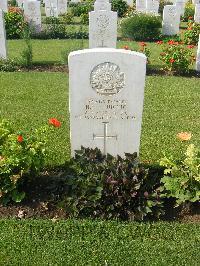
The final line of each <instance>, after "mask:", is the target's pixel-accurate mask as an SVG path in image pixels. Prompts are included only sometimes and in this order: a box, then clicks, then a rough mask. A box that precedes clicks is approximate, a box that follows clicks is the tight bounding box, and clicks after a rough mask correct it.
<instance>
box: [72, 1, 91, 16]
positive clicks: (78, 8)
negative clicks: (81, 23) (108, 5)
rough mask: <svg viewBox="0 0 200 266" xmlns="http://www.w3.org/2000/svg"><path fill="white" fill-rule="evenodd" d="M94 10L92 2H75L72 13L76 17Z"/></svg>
mask: <svg viewBox="0 0 200 266" xmlns="http://www.w3.org/2000/svg"><path fill="white" fill-rule="evenodd" d="M92 10H93V5H92V3H74V4H73V5H72V8H71V13H72V15H73V16H75V17H80V16H81V15H82V14H86V15H87V14H88V13H89V12H90V11H92Z"/></svg>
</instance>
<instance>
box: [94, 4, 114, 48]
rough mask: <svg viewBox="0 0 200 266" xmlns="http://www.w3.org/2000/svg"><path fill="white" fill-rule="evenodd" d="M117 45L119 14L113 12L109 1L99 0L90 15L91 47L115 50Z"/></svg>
mask: <svg viewBox="0 0 200 266" xmlns="http://www.w3.org/2000/svg"><path fill="white" fill-rule="evenodd" d="M116 43H117V12H113V11H111V4H110V3H109V1H108V0H97V1H96V2H95V4H94V11H92V12H90V13H89V47H90V48H98V47H109V48H115V47H116Z"/></svg>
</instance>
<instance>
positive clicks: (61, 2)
mask: <svg viewBox="0 0 200 266" xmlns="http://www.w3.org/2000/svg"><path fill="white" fill-rule="evenodd" d="M65 13H67V0H58V14H59V15H63V14H65Z"/></svg>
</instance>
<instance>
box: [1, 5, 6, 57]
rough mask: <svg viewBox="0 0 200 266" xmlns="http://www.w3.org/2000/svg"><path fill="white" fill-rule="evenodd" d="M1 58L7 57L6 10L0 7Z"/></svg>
mask: <svg viewBox="0 0 200 266" xmlns="http://www.w3.org/2000/svg"><path fill="white" fill-rule="evenodd" d="M0 58H3V59H7V47H6V31H5V23H4V12H3V10H1V9H0Z"/></svg>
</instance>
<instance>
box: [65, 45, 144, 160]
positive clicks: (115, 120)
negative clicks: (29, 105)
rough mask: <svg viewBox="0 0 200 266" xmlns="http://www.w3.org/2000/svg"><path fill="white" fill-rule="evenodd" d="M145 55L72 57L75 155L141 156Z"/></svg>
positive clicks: (112, 52) (99, 51)
mask: <svg viewBox="0 0 200 266" xmlns="http://www.w3.org/2000/svg"><path fill="white" fill-rule="evenodd" d="M145 73H146V56H145V55H144V54H141V53H137V52H132V51H128V50H124V49H113V48H96V49H87V50H82V51H75V52H72V53H70V55H69V88H70V138H71V152H72V156H73V155H74V150H77V149H80V148H81V146H84V147H90V148H95V147H98V148H99V149H101V151H102V152H103V153H104V154H107V153H109V154H112V155H114V156H116V155H117V154H119V155H121V156H124V153H125V152H127V153H133V152H138V151H139V144H140V134H141V124H142V111H143V98H144V85H145Z"/></svg>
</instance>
